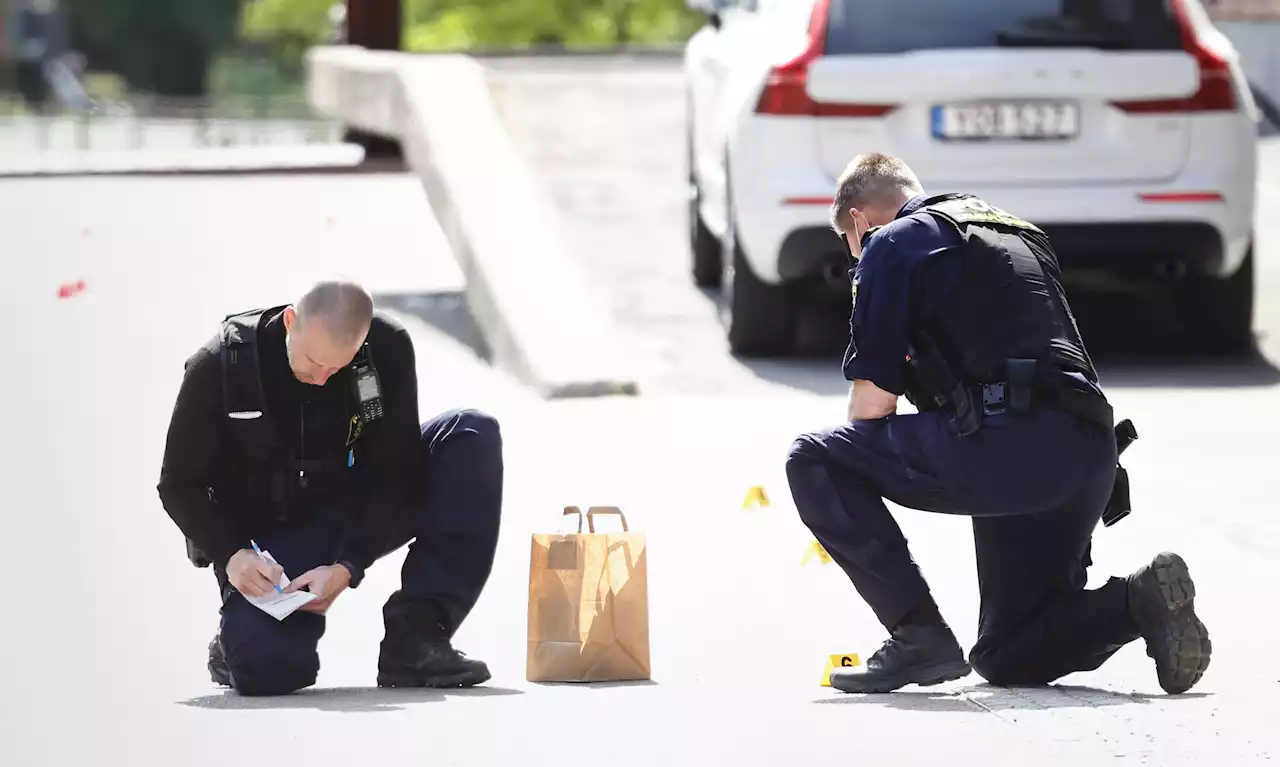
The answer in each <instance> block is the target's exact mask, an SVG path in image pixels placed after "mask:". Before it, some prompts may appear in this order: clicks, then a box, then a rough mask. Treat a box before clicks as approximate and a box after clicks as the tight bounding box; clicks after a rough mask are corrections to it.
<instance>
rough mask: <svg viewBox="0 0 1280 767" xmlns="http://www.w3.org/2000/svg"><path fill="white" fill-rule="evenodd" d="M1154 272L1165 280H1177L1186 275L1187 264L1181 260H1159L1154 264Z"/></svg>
mask: <svg viewBox="0 0 1280 767" xmlns="http://www.w3.org/2000/svg"><path fill="white" fill-rule="evenodd" d="M1155 272H1156V276H1157V277H1159V278H1160V279H1162V280H1164V281H1166V282H1177V281H1178V280H1181V279H1182V278H1183V277H1186V276H1187V265H1186V264H1184V263H1182V262H1181V261H1161V262H1160V263H1158V264H1156V269H1155Z"/></svg>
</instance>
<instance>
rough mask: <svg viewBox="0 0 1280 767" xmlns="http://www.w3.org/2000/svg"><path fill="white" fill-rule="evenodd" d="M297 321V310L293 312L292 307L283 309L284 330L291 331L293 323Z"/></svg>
mask: <svg viewBox="0 0 1280 767" xmlns="http://www.w3.org/2000/svg"><path fill="white" fill-rule="evenodd" d="M297 320H298V312H297V310H295V309H294V308H293V307H292V306H286V307H285V308H284V329H285V330H292V329H293V323H294V322H297Z"/></svg>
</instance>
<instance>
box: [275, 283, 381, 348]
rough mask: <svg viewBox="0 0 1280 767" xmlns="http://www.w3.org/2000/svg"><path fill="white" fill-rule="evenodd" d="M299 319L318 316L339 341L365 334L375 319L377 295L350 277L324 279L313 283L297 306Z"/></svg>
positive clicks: (331, 336) (349, 341)
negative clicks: (374, 295)
mask: <svg viewBox="0 0 1280 767" xmlns="http://www.w3.org/2000/svg"><path fill="white" fill-rule="evenodd" d="M294 309H295V311H297V312H298V321H299V322H301V323H303V324H306V323H308V322H311V321H312V320H315V321H317V322H319V323H320V324H321V325H322V326H323V327H324V329H325V330H326V331H327V332H328V333H329V337H330V338H332V339H333V340H334V341H336V342H337V343H339V344H343V345H348V344H354V343H356V342H357V341H360V340H361V339H363V338H364V336H365V334H366V333H368V331H369V325H370V324H371V323H372V322H373V296H371V295H369V291H367V290H365V289H364V286H362V285H360V284H359V283H356V282H352V281H350V280H323V281H321V282H317V283H316V284H314V285H312V286H311V288H310V289H309V290H307V292H306V293H304V294H303V295H302V298H300V299H298V303H297V305H296V306H295V307H294Z"/></svg>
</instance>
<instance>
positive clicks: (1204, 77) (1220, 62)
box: [1115, 0, 1239, 114]
mask: <svg viewBox="0 0 1280 767" xmlns="http://www.w3.org/2000/svg"><path fill="white" fill-rule="evenodd" d="M1186 3H1187V0H1173V14H1174V18H1175V19H1176V20H1177V22H1178V27H1179V28H1180V29H1181V31H1182V48H1183V50H1185V51H1186V52H1187V53H1190V54H1191V55H1192V56H1195V57H1196V62H1197V63H1198V64H1199V65H1200V88H1199V89H1198V90H1196V92H1195V93H1193V94H1191V96H1189V97H1187V98H1181V99H1156V100H1152V101H1117V102H1115V106H1116V108H1118V109H1122V110H1124V111H1126V112H1130V113H1132V114H1153V113H1158V112H1230V111H1234V110H1235V109H1236V108H1237V107H1238V106H1239V102H1238V101H1237V99H1236V93H1235V87H1234V85H1233V83H1232V82H1231V69H1230V67H1229V65H1228V62H1227V59H1226V57H1224V56H1223V55H1222V54H1220V53H1218V52H1217V51H1214V50H1212V49H1210V48H1209V47H1208V46H1206V45H1205V43H1204V41H1203V40H1201V39H1200V36H1199V35H1198V34H1196V27H1195V24H1194V23H1193V22H1192V20H1191V16H1190V14H1189V12H1188V11H1187V5H1186Z"/></svg>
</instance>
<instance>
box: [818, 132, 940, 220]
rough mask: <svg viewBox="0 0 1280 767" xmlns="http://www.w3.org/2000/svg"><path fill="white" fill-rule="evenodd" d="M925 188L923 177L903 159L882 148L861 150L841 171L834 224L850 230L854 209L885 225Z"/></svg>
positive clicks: (832, 210) (833, 212)
mask: <svg viewBox="0 0 1280 767" xmlns="http://www.w3.org/2000/svg"><path fill="white" fill-rule="evenodd" d="M923 191H924V190H923V188H922V187H921V186H920V179H918V178H916V174H915V173H913V172H912V171H911V168H909V167H907V164H906V163H905V162H903V161H902V160H901V159H899V158H897V157H893V156H891V155H887V154H883V153H881V152H870V153H868V154H860V155H858V156H857V157H855V158H853V161H852V162H850V163H849V165H848V167H846V168H845V169H844V173H841V174H840V180H839V181H838V182H837V186H836V198H835V200H834V201H833V202H832V203H831V227H832V228H833V229H835V230H836V231H838V232H839V231H846V232H847V231H849V228H850V227H851V225H852V220H851V218H852V214H851V213H850V211H851V209H856V210H858V211H859V212H861V213H862V215H863V216H865V217H866V218H867V219H868V221H870V223H871V226H884V225H885V224H887V223H889V221H892V220H893V217H894V216H895V215H897V213H898V210H899V209H901V208H902V206H903V205H905V204H906V202H907V200H910V199H911V198H912V197H914V196H916V195H918V194H921V193H922V192H923Z"/></svg>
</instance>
